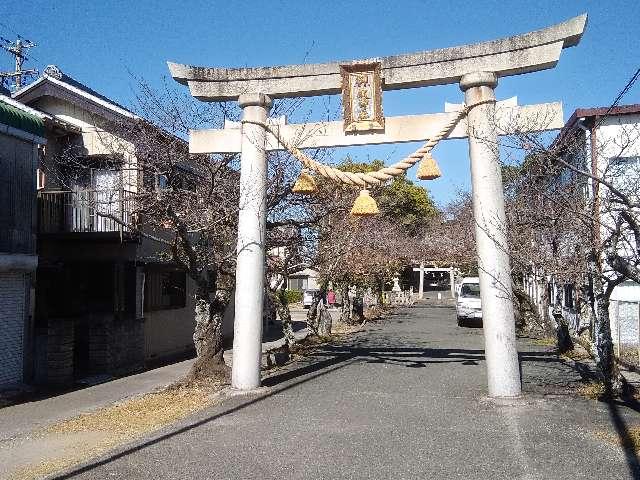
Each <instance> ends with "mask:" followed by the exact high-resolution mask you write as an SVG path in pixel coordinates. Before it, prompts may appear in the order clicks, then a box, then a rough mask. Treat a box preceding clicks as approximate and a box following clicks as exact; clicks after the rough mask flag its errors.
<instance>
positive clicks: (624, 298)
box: [525, 105, 640, 345]
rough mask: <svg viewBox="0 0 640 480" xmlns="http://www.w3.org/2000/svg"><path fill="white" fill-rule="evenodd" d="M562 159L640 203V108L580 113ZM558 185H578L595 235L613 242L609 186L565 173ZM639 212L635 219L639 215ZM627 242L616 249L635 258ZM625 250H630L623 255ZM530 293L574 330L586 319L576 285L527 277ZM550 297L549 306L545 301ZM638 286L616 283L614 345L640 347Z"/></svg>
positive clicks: (566, 133) (565, 133) (565, 134)
mask: <svg viewBox="0 0 640 480" xmlns="http://www.w3.org/2000/svg"><path fill="white" fill-rule="evenodd" d="M554 145H557V146H558V153H559V155H560V156H561V158H562V159H563V160H564V161H565V162H567V163H569V164H570V165H573V166H574V167H575V168H577V169H580V170H582V171H585V172H588V173H590V174H591V175H593V176H595V177H598V178H602V179H604V180H605V181H606V182H608V183H610V184H611V185H612V186H613V187H614V188H617V189H619V190H620V191H621V192H623V193H624V194H626V195H628V196H629V197H630V198H632V199H635V201H636V202H639V201H640V191H638V187H637V185H638V182H639V181H640V105H623V106H615V107H612V108H609V107H602V108H583V109H577V110H576V111H575V112H574V113H573V114H572V115H571V117H570V119H569V120H568V121H567V123H566V124H565V126H564V127H563V129H562V131H561V132H560V134H559V135H558V137H557V138H556V140H555V143H554ZM558 181H559V182H564V183H567V182H573V184H574V185H578V186H579V187H580V188H579V190H578V191H581V192H582V194H583V195H584V198H585V199H587V204H588V205H589V208H590V209H592V210H594V211H596V212H598V213H597V214H596V215H597V221H596V222H594V229H595V230H594V232H593V235H594V237H596V238H599V239H600V241H602V242H611V236H612V234H613V233H615V232H616V230H615V228H614V227H615V222H616V218H618V216H619V210H618V208H617V207H616V202H615V198H614V196H612V194H611V192H610V191H608V189H607V187H606V186H605V185H603V184H602V183H599V182H597V181H596V180H594V179H593V178H589V177H587V176H585V175H580V174H576V173H575V171H572V170H571V169H568V168H564V169H561V173H560V174H559V177H558ZM638 213H639V212H635V213H634V215H636V216H637V215H638ZM623 235H625V238H624V241H617V242H616V247H615V248H617V249H619V250H618V251H619V252H620V253H621V254H622V255H627V254H630V255H632V256H633V255H635V253H634V252H631V251H628V250H629V249H631V250H637V246H636V245H635V241H634V238H633V235H629V232H626V233H623ZM625 250H627V251H626V252H625ZM525 283H526V285H525V286H526V288H527V290H528V292H529V295H530V296H531V297H532V298H533V299H534V301H535V303H537V304H538V305H539V308H540V310H541V313H542V312H543V311H544V310H547V311H545V312H544V313H546V314H549V315H550V314H551V311H552V310H553V307H554V305H553V304H554V303H556V304H557V303H558V302H559V303H561V306H562V307H563V308H562V310H563V314H564V315H565V317H567V318H568V320H569V324H570V325H571V326H572V327H573V328H574V329H579V328H580V324H581V322H584V321H585V319H584V318H582V319H581V317H580V300H581V299H580V295H579V292H576V290H575V288H574V287H573V285H562V284H557V283H555V282H553V281H552V282H550V283H549V284H547V285H539V284H538V283H536V282H535V281H532V280H531V279H529V281H527V282H525ZM544 297H546V298H547V301H546V304H547V305H546V307H543V306H542V305H543V303H545V302H543V298H544ZM639 306H640V284H637V283H635V282H633V281H631V280H627V281H625V282H623V283H621V284H620V285H617V286H616V287H615V288H614V290H613V293H612V294H611V303H610V318H611V331H612V335H613V340H614V343H620V344H627V345H629V344H638V342H639V339H640V336H639V335H640V331H639V328H638V325H639V320H640V309H639Z"/></svg>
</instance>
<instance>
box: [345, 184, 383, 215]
mask: <svg viewBox="0 0 640 480" xmlns="http://www.w3.org/2000/svg"><path fill="white" fill-rule="evenodd" d="M378 213H380V210H378V204H377V203H376V201H375V200H374V199H373V197H372V196H371V195H369V190H367V189H366V188H363V189H362V190H360V195H358V197H357V198H356V201H355V202H353V207H352V208H351V215H355V216H358V217H363V216H367V215H376V214H378Z"/></svg>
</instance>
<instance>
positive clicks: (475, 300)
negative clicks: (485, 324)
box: [456, 277, 482, 326]
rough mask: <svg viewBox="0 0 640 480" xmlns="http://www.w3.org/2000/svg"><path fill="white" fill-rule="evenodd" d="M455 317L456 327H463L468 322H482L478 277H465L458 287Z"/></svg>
mask: <svg viewBox="0 0 640 480" xmlns="http://www.w3.org/2000/svg"><path fill="white" fill-rule="evenodd" d="M456 316H457V317H458V326H463V325H464V324H465V323H466V322H468V321H469V320H475V321H482V303H481V302H480V279H479V278H478V277H465V278H463V279H462V282H461V283H460V285H458V298H457V299H456Z"/></svg>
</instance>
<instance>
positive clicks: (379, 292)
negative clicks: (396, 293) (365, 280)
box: [376, 277, 384, 308]
mask: <svg viewBox="0 0 640 480" xmlns="http://www.w3.org/2000/svg"><path fill="white" fill-rule="evenodd" d="M376 296H377V297H378V307H380V308H382V304H383V303H384V280H383V279H382V277H376Z"/></svg>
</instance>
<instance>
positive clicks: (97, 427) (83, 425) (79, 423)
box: [11, 387, 214, 480]
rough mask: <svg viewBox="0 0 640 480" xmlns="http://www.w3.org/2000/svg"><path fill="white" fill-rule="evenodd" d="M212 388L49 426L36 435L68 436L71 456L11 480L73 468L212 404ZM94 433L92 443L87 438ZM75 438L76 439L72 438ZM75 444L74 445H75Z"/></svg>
mask: <svg viewBox="0 0 640 480" xmlns="http://www.w3.org/2000/svg"><path fill="white" fill-rule="evenodd" d="M213 392H214V390H213V389H211V388H207V389H203V388H195V387H181V388H172V389H166V390H161V391H156V392H151V393H148V394H145V395H142V396H139V397H135V398H131V399H128V400H125V401H122V402H119V403H116V404H113V405H110V406H108V407H104V408H101V409H99V410H96V411H94V412H90V413H84V414H81V415H78V416H76V417H73V418H70V419H68V420H64V421H61V422H59V423H55V424H53V425H50V426H48V427H47V428H46V429H44V430H43V431H42V432H39V436H40V437H41V438H42V437H44V438H46V437H48V436H49V437H50V436H57V437H61V436H64V437H68V438H69V448H68V449H67V451H69V452H72V453H70V454H66V455H65V454H62V455H60V454H59V455H60V456H58V457H55V458H46V459H45V460H43V461H42V462H41V463H39V464H37V465H31V466H28V467H25V468H22V469H20V470H19V471H16V472H14V474H13V475H12V476H11V478H12V479H14V480H18V479H19V480H26V479H35V478H40V477H43V476H46V475H50V474H53V473H55V472H59V471H60V470H63V469H66V468H70V467H73V466H74V465H78V464H79V463H81V462H83V461H86V460H88V459H90V458H92V457H95V456H98V455H101V454H104V453H106V452H107V451H109V450H111V449H112V448H114V447H116V446H119V445H122V444H125V443H127V442H130V441H132V440H135V439H136V438H139V437H141V436H143V435H144V434H147V433H150V432H153V431H156V430H159V429H161V428H162V427H165V426H167V425H170V424H172V423H174V422H176V421H178V420H180V419H182V418H185V417H187V416H188V415H189V414H191V413H194V412H196V411H198V410H201V409H203V408H205V407H207V406H209V405H212V404H213V403H214V400H213V399H212V397H211V394H212V393H213ZM87 433H93V434H95V439H96V441H95V442H87V441H86V435H78V434H87ZM74 435H75V438H74ZM74 442H75V443H74Z"/></svg>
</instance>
